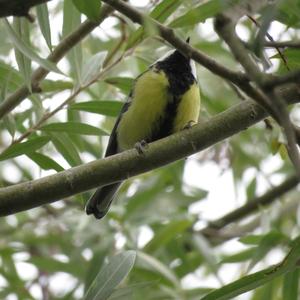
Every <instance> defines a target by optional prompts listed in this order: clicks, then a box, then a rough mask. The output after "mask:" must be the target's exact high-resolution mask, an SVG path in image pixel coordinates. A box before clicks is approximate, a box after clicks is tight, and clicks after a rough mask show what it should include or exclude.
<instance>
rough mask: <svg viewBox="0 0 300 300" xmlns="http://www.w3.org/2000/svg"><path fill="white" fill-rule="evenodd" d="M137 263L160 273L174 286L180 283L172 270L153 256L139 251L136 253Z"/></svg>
mask: <svg viewBox="0 0 300 300" xmlns="http://www.w3.org/2000/svg"><path fill="white" fill-rule="evenodd" d="M137 254H138V263H139V264H140V265H141V266H143V265H145V266H146V267H148V268H150V269H152V270H153V271H156V272H158V273H159V274H161V275H162V276H163V277H164V278H166V279H168V281H170V282H171V283H172V284H173V285H174V286H175V287H179V286H180V283H179V280H178V278H177V277H176V275H175V273H174V272H173V270H171V269H170V268H168V267H167V266H166V265H164V264H163V263H161V262H160V261H159V260H158V259H156V258H155V257H153V256H150V255H148V254H147V253H145V252H141V251H139V252H138V253H137Z"/></svg>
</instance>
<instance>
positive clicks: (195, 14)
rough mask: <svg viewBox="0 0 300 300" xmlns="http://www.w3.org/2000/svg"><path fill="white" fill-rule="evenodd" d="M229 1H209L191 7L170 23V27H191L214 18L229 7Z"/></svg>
mask: <svg viewBox="0 0 300 300" xmlns="http://www.w3.org/2000/svg"><path fill="white" fill-rule="evenodd" d="M230 2H232V1H230V0H226V1H223V0H211V1H208V2H205V3H203V4H200V5H198V6H197V7H193V8H192V9H190V10H189V11H188V12H187V13H185V14H184V15H182V16H180V17H179V18H177V19H175V20H174V21H172V22H171V24H170V26H171V27H175V28H176V27H184V26H192V25H195V24H198V23H201V22H204V21H205V20H206V19H208V18H212V17H214V16H215V15H216V14H218V13H219V12H221V11H223V10H224V9H226V8H227V7H229V4H230Z"/></svg>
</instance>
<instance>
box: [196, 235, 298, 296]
mask: <svg viewBox="0 0 300 300" xmlns="http://www.w3.org/2000/svg"><path fill="white" fill-rule="evenodd" d="M293 242H294V245H293V247H292V249H291V251H290V252H289V254H288V255H287V256H286V257H285V258H284V260H283V261H282V262H281V263H279V264H277V265H274V266H271V267H269V268H267V269H264V270H262V271H259V272H256V273H253V274H250V275H247V276H244V277H243V278H241V279H238V280H236V281H234V282H232V283H229V284H227V285H224V286H223V287H221V288H219V289H216V290H214V291H212V292H211V293H209V294H207V295H206V296H204V297H202V298H201V300H229V299H234V297H236V296H238V295H241V294H243V293H246V292H248V291H250V290H253V289H255V288H258V287H260V286H262V285H264V284H266V283H268V282H270V281H272V280H273V279H274V278H277V277H278V276H281V275H283V274H285V273H287V272H290V271H293V270H294V269H295V268H296V262H297V261H298V260H299V256H300V255H299V253H300V238H299V237H297V238H296V239H295V240H294V241H293ZM286 299H288V298H286Z"/></svg>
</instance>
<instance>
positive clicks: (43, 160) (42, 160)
mask: <svg viewBox="0 0 300 300" xmlns="http://www.w3.org/2000/svg"><path fill="white" fill-rule="evenodd" d="M27 156H28V157H29V158H30V159H31V160H33V161H34V162H35V163H36V164H37V165H39V166H40V167H41V168H42V169H43V170H52V169H53V170H55V171H57V172H60V171H63V170H64V168H63V167H62V166H60V165H59V164H58V163H57V162H56V161H55V160H53V159H52V158H50V157H48V156H46V155H44V154H41V153H38V152H32V153H27Z"/></svg>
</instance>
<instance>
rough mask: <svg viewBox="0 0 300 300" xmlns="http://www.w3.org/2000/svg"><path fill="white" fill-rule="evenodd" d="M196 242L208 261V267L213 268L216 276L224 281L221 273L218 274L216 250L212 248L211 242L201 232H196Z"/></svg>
mask: <svg viewBox="0 0 300 300" xmlns="http://www.w3.org/2000/svg"><path fill="white" fill-rule="evenodd" d="M193 240H194V243H195V246H196V247H197V249H198V250H199V252H200V253H201V255H202V256H203V257H204V258H205V262H206V263H207V265H208V267H209V268H210V269H211V271H212V272H213V274H214V275H215V277H216V278H217V279H218V280H219V282H220V283H222V281H221V279H220V277H219V275H218V267H219V265H218V262H217V259H216V256H215V254H214V251H213V250H212V247H211V245H210V244H209V242H208V241H207V240H206V239H205V238H204V237H203V236H202V235H200V234H194V238H193Z"/></svg>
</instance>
